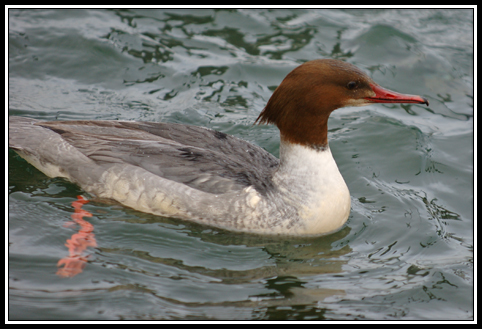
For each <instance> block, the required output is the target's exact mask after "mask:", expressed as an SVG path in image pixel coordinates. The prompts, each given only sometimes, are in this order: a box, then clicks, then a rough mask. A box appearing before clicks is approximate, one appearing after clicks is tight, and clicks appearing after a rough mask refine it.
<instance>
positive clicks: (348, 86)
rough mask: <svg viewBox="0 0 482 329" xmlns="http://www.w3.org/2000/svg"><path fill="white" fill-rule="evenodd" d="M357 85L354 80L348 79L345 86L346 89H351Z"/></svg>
mask: <svg viewBox="0 0 482 329" xmlns="http://www.w3.org/2000/svg"><path fill="white" fill-rule="evenodd" d="M357 85H358V84H357V83H356V81H350V82H348V84H347V85H346V87H347V88H348V89H350V90H352V89H355V88H356V87H357Z"/></svg>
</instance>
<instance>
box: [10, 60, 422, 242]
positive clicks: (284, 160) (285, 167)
mask: <svg viewBox="0 0 482 329" xmlns="http://www.w3.org/2000/svg"><path fill="white" fill-rule="evenodd" d="M373 103H413V104H425V105H427V106H428V105H429V102H428V100H427V99H426V98H424V97H421V96H418V95H408V94H401V93H397V92H394V91H391V90H388V89H385V88H383V87H381V86H380V85H378V84H377V83H375V82H374V81H373V80H372V79H371V78H370V77H369V76H368V75H367V74H366V73H365V72H364V71H362V70H361V69H359V68H358V67H356V66H355V65H353V64H350V63H347V62H345V61H341V60H335V59H315V60H311V61H307V62H304V63H303V64H301V65H299V66H297V67H296V68H294V69H293V70H292V71H291V72H290V73H289V74H288V75H287V76H286V77H285V78H284V79H283V81H282V82H281V83H280V85H279V86H278V87H277V88H276V90H275V91H274V92H273V94H272V96H271V97H270V99H269V100H268V102H267V104H266V106H265V107H264V109H263V110H262V111H261V112H260V114H259V117H258V118H257V119H256V121H255V124H274V125H276V126H277V128H278V129H279V132H280V149H279V153H280V154H279V159H278V158H276V157H275V156H273V155H272V154H270V153H269V152H267V151H266V150H264V149H263V148H261V147H259V146H256V145H254V144H251V143H249V142H247V141H244V140H242V139H239V138H237V137H235V136H231V135H228V134H226V133H223V132H220V131H216V130H212V129H208V128H205V127H199V126H194V125H184V124H176V123H165V122H136V121H108V120H72V121H42V120H37V119H32V118H28V117H22V116H10V117H9V147H10V148H11V149H13V150H14V151H15V152H16V153H18V155H20V156H21V157H22V158H24V159H25V160H27V162H29V163H30V164H32V165H33V166H34V167H36V168H37V169H39V170H40V171H41V172H43V173H44V174H45V175H47V176H49V177H64V178H66V179H67V180H69V181H71V182H73V183H75V184H78V185H79V186H80V187H81V188H82V189H83V190H85V191H86V192H88V193H90V194H92V195H94V196H97V197H100V198H106V199H112V200H115V201H117V202H119V203H121V204H123V205H125V206H127V207H130V208H133V209H136V210H139V211H142V212H146V213H151V214H154V215H159V216H164V217H172V218H177V219H180V220H186V221H191V222H196V223H200V224H204V225H208V226H211V227H216V228H219V229H224V230H228V231H236V232H245V233H253V234H261V235H287V236H320V235H325V234H330V233H333V232H336V231H337V230H339V229H340V228H341V227H342V226H343V225H344V224H345V223H346V221H347V219H348V217H349V214H350V209H351V197H350V192H349V190H348V187H347V185H346V183H345V181H344V179H343V177H342V175H341V173H340V171H339V169H338V167H337V164H336V162H335V160H334V158H333V156H332V153H331V150H330V147H329V143H328V118H329V116H330V114H331V113H332V112H333V111H334V110H336V109H339V108H343V107H351V106H364V105H368V104H373Z"/></svg>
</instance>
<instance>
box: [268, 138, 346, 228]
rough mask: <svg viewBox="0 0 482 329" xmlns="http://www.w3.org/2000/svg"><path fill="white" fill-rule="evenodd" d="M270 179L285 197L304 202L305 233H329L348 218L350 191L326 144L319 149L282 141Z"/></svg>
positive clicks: (301, 214) (302, 208)
mask: <svg viewBox="0 0 482 329" xmlns="http://www.w3.org/2000/svg"><path fill="white" fill-rule="evenodd" d="M273 181H274V182H275V184H276V185H277V186H278V187H279V188H280V189H281V190H283V192H284V193H285V195H287V198H291V199H293V200H297V201H298V202H300V204H302V205H303V206H302V207H301V209H300V212H299V215H300V216H301V217H303V218H304V220H305V221H306V223H307V228H306V229H307V231H308V232H307V234H313V231H314V230H316V231H322V233H323V232H325V233H328V232H330V231H332V230H334V229H336V228H338V227H339V226H341V225H342V224H343V223H344V222H345V221H346V219H347V218H348V215H349V213H350V193H349V191H348V187H347V186H346V184H345V181H344V180H343V177H342V176H341V174H340V171H339V170H338V167H337V165H336V162H335V159H333V156H332V154H331V151H330V148H329V147H328V146H327V147H326V149H324V150H322V151H320V150H315V149H313V148H310V147H307V146H303V145H299V144H292V143H288V142H284V141H281V145H280V167H279V169H278V171H277V172H276V174H275V176H274V179H273ZM340 223H341V224H340Z"/></svg>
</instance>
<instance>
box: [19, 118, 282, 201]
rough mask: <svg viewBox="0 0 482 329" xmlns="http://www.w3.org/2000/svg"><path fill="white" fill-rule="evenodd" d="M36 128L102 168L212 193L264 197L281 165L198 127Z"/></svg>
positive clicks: (103, 124)
mask: <svg viewBox="0 0 482 329" xmlns="http://www.w3.org/2000/svg"><path fill="white" fill-rule="evenodd" d="M10 124H11V125H12V120H10ZM35 125H38V126H41V127H44V128H48V129H49V130H51V131H54V132H55V133H57V134H58V135H60V136H61V138H62V139H63V140H65V141H67V142H68V143H69V144H70V145H72V146H73V147H75V148H76V149H77V150H79V151H80V152H81V153H83V154H84V155H86V156H87V157H88V158H90V159H92V160H93V161H94V162H95V163H97V164H99V165H100V166H103V165H106V164H109V163H127V164H131V165H135V166H138V167H141V168H143V169H145V170H148V171H149V172H151V173H153V174H155V175H158V176H161V177H164V178H167V179H170V180H173V181H176V182H179V183H183V184H186V185H188V186H190V187H192V188H196V189H199V190H201V191H204V192H209V193H216V194H218V193H226V192H231V191H236V190H240V189H243V188H245V187H247V186H253V187H255V188H256V190H257V191H258V192H259V193H261V194H264V193H265V192H266V190H267V189H269V188H270V187H271V177H272V174H273V172H274V170H275V169H276V168H277V167H278V164H279V160H278V159H277V158H276V157H274V156H273V155H271V154H269V153H268V152H266V151H265V150H263V149H262V148H260V147H258V146H255V145H253V144H250V143H248V142H246V141H243V140H241V139H238V138H236V137H234V136H230V135H227V134H224V133H222V132H219V131H215V130H211V129H207V128H202V127H196V126H189V125H181V124H172V123H151V122H122V121H51V122H43V121H36V123H35ZM25 133H27V134H28V132H25ZM23 139H25V137H23ZM11 140H12V137H10V141H11ZM11 144H12V145H11V147H13V148H15V147H16V145H15V142H12V143H11ZM17 147H19V146H18V145H17ZM20 147H21V146H20Z"/></svg>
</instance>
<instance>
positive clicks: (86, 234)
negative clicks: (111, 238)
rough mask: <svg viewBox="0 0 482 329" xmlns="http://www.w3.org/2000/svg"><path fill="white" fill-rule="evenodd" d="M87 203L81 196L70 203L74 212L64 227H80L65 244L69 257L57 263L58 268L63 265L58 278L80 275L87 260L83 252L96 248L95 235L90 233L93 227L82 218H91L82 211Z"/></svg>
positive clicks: (90, 215) (58, 272)
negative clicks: (88, 248) (70, 220)
mask: <svg viewBox="0 0 482 329" xmlns="http://www.w3.org/2000/svg"><path fill="white" fill-rule="evenodd" d="M87 202H89V201H88V200H87V199H85V198H83V197H82V196H78V197H77V201H74V202H72V206H73V207H74V211H75V212H74V213H73V214H72V220H73V222H68V223H66V224H65V225H64V226H65V227H71V226H73V225H75V224H77V225H80V229H79V232H78V233H75V234H73V235H72V237H71V238H70V239H67V243H65V246H66V247H67V248H69V256H68V257H65V258H62V259H61V260H59V262H58V263H57V266H59V267H60V266H62V265H64V267H62V268H59V270H58V271H57V275H58V276H61V277H64V278H67V277H73V276H76V275H77V274H80V273H82V270H83V269H84V267H85V265H86V262H87V259H88V255H85V253H84V251H85V250H86V249H87V247H97V242H96V241H95V234H94V233H92V231H93V230H94V226H92V224H90V223H89V222H87V221H85V220H84V219H83V218H82V217H92V214H91V213H90V212H88V211H86V210H83V209H82V205H84V204H86V203H87Z"/></svg>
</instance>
